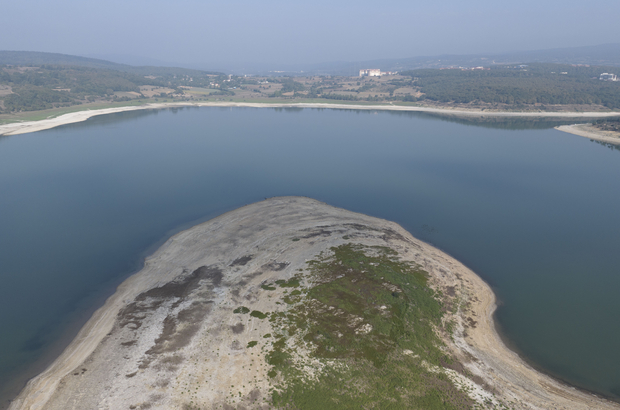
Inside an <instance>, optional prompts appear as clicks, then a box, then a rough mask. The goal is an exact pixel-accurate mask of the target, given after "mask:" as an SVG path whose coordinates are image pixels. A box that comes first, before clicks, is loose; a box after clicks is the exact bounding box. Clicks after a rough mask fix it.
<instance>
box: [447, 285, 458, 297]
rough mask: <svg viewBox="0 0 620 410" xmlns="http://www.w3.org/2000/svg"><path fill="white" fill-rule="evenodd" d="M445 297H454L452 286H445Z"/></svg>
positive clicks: (454, 292)
mask: <svg viewBox="0 0 620 410" xmlns="http://www.w3.org/2000/svg"><path fill="white" fill-rule="evenodd" d="M446 295H448V296H451V297H454V296H456V289H455V287H454V286H446Z"/></svg>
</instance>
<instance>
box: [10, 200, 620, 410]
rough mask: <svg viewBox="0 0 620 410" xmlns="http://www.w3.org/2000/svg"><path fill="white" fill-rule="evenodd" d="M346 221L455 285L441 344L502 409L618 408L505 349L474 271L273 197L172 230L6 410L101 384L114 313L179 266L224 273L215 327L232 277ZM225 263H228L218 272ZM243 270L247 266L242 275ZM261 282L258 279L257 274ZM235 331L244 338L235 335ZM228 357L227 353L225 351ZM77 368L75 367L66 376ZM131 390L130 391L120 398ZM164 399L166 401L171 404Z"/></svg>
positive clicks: (290, 256)
mask: <svg viewBox="0 0 620 410" xmlns="http://www.w3.org/2000/svg"><path fill="white" fill-rule="evenodd" d="M351 224H363V225H365V226H369V227H371V228H372V229H375V230H377V231H378V232H381V233H382V234H384V233H385V232H388V231H389V232H394V233H396V235H387V236H388V237H389V238H387V239H386V235H383V236H381V237H372V235H370V236H369V235H366V236H365V237H364V238H362V239H358V241H360V242H361V243H367V244H369V245H381V244H383V246H385V244H388V245H389V246H391V247H393V248H394V249H398V251H399V253H400V254H401V256H403V257H404V258H405V259H406V260H411V261H412V262H415V263H417V264H419V265H421V266H422V267H423V268H424V269H425V270H426V271H427V272H428V273H429V274H430V275H431V279H430V280H431V283H432V285H433V286H434V287H435V288H437V289H440V290H441V289H447V288H448V287H449V288H451V289H453V290H454V289H457V295H456V296H457V298H458V299H459V300H461V301H462V302H461V303H462V307H461V308H460V309H459V310H458V311H457V312H456V313H454V314H452V315H451V317H450V319H453V320H454V321H455V323H456V330H455V332H454V334H453V339H452V340H447V341H446V343H447V344H448V346H449V348H450V350H451V351H452V352H453V353H454V355H455V356H456V357H458V358H459V359H460V360H461V361H462V363H464V364H465V367H466V368H467V370H468V371H469V372H470V373H472V374H474V375H475V376H477V377H479V378H480V379H481V380H483V381H484V383H483V385H484V384H485V385H486V386H491V388H492V390H494V391H495V393H494V396H493V397H494V398H493V400H495V399H497V400H501V401H502V402H505V403H510V407H512V408H519V409H521V408H523V409H536V408H545V409H546V408H556V409H588V408H593V407H595V408H601V409H620V404H617V403H614V402H610V401H607V400H605V399H601V398H599V397H597V396H595V395H592V394H589V393H586V392H583V391H580V390H578V389H575V388H573V387H570V386H567V385H565V384H564V383H561V382H558V381H557V380H555V379H553V378H552V377H550V376H547V375H545V374H542V373H540V372H538V371H536V370H535V369H534V368H533V367H531V366H530V365H528V364H527V363H526V362H524V361H523V360H522V359H521V358H520V357H519V356H518V355H517V354H516V353H514V352H513V351H511V350H509V349H508V348H507V347H506V345H505V344H504V343H503V341H502V340H501V338H500V335H499V334H498V333H497V331H496V329H495V324H494V317H493V314H494V312H495V309H496V307H497V306H496V298H495V295H494V293H493V291H492V290H491V288H490V287H489V286H488V285H487V284H486V283H485V282H484V281H483V280H482V279H481V278H480V277H478V276H477V275H476V274H475V273H474V272H472V271H471V270H469V269H468V268H467V267H465V266H464V265H463V264H461V263H460V262H458V261H457V260H455V259H454V258H452V257H450V256H449V255H447V254H445V253H443V252H441V251H440V250H438V249H436V248H434V247H432V246H431V245H429V244H427V243H425V242H423V241H420V240H418V239H416V238H414V237H412V236H411V234H409V233H408V232H407V231H405V230H404V229H403V228H402V227H400V226H399V225H397V224H395V223H393V222H389V221H385V220H382V219H378V218H373V217H369V216H366V215H363V214H357V213H353V212H350V211H346V210H343V209H339V208H334V207H332V206H329V205H326V204H324V203H321V202H319V201H315V200H312V199H309V198H301V197H281V198H272V199H269V200H265V201H262V202H258V203H255V204H252V205H248V206H245V207H242V208H239V209H237V210H234V211H231V212H228V213H225V214H223V215H221V216H219V217H216V218H214V219H212V220H210V221H207V222H204V223H202V224H199V225H196V226H194V227H192V228H189V229H187V230H185V231H182V232H180V233H178V234H176V235H174V236H172V237H171V238H170V239H168V240H167V241H166V242H165V243H164V244H163V245H162V246H161V247H160V248H159V249H158V250H157V251H155V252H154V253H153V254H152V255H151V256H149V257H148V258H147V259H146V261H145V266H144V268H143V269H142V270H141V271H140V272H138V273H136V274H134V275H133V276H131V277H130V278H128V279H127V280H126V281H124V282H123V283H122V284H121V285H120V286H119V287H118V289H117V291H116V293H114V295H112V296H111V297H110V298H109V299H108V300H107V301H106V303H105V304H104V306H102V307H101V308H100V309H98V310H97V311H96V312H95V313H94V314H93V316H92V317H91V319H90V320H89V321H88V322H87V323H86V325H85V326H84V327H83V328H82V329H81V330H80V332H79V334H78V335H77V337H76V338H75V339H74V340H73V342H72V343H71V344H70V345H69V346H68V347H67V348H66V349H65V351H64V352H63V353H62V354H61V355H60V357H58V358H57V360H56V361H55V362H54V363H53V364H52V365H51V366H50V367H49V368H48V369H46V370H45V371H44V372H43V373H41V374H40V375H39V376H37V377H35V378H34V379H32V380H30V381H29V382H28V384H27V386H26V388H25V389H24V390H23V391H22V392H21V393H20V395H19V396H18V397H17V398H16V399H15V400H14V401H13V403H12V404H11V406H10V407H9V409H10V410H18V409H20V410H21V409H42V408H49V409H56V408H59V409H60V408H63V409H66V408H68V407H66V405H67V403H66V402H63V400H64V399H63V397H75V394H77V392H80V396H82V395H84V394H86V395H88V394H89V392H84V391H83V390H80V389H84V385H79V386H78V385H76V386H75V387H72V386H74V385H73V383H78V381H76V380H80V379H81V378H82V377H86V376H89V377H91V378H93V377H94V378H95V381H96V382H97V383H95V384H94V386H98V385H100V384H101V383H103V382H104V380H98V379H96V376H94V375H93V373H95V369H96V368H97V366H96V365H99V366H104V365H106V366H107V365H108V364H107V362H108V361H109V360H107V359H106V360H103V359H102V358H101V357H99V356H103V357H104V358H106V357H110V352H111V351H110V350H105V349H113V348H114V346H112V345H111V344H112V343H113V339H114V338H115V337H116V336H118V335H116V336H115V334H114V332H113V329H117V327H115V326H116V325H115V323H116V322H117V321H118V320H119V319H118V314H119V312H120V311H121V310H122V309H124V308H126V307H127V306H129V304H131V303H132V301H134V300H137V299H136V298H137V297H138V295H140V294H141V293H143V292H145V291H147V290H149V289H153V288H156V287H161V286H162V285H164V284H166V283H170V282H171V281H173V280H175V279H177V278H178V277H181V276H183V275H184V274H185V273H184V272H187V271H191V270H193V269H197V268H199V267H200V266H216V265H217V266H221V267H222V269H224V280H223V285H222V286H220V287H217V286H216V288H217V289H219V290H217V289H216V290H214V291H213V292H214V293H213V294H212V295H210V296H209V298H211V299H212V303H214V304H213V305H212V306H214V307H213V311H212V313H210V315H211V316H209V319H207V320H205V322H207V321H209V320H212V321H213V322H214V323H220V320H221V321H222V322H226V323H229V322H230V321H231V320H232V318H231V317H230V312H228V311H229V310H231V308H229V307H225V306H226V305H228V304H229V303H230V301H231V300H234V299H235V292H234V289H233V288H234V287H235V286H237V285H236V283H237V282H239V283H240V281H241V279H244V281H246V280H247V279H246V276H241V274H242V273H244V272H245V273H247V272H250V273H251V272H252V270H251V269H257V266H261V264H265V263H271V262H269V261H272V262H273V261H276V260H280V261H282V260H286V261H287V263H288V266H287V268H286V269H284V270H282V271H281V273H280V272H275V271H274V272H271V273H269V272H268V274H269V275H272V279H275V278H278V275H280V277H282V275H284V274H289V273H290V272H288V271H291V272H292V271H293V270H294V269H296V268H298V267H300V266H302V265H303V264H304V263H305V261H306V260H307V258H308V257H309V256H312V255H315V254H316V253H317V252H319V251H321V250H323V249H328V248H329V247H330V246H335V245H337V244H340V243H343V242H345V240H344V239H343V237H342V236H341V235H342V232H340V231H339V232H340V233H339V234H338V235H332V236H329V235H325V234H324V233H323V232H324V230H323V229H324V228H326V227H329V228H330V229H332V228H334V227H336V226H337V227H338V229H347V228H346V226H348V225H351ZM314 230H316V231H317V232H318V234H317V235H315V234H314V233H312V234H311V235H309V237H311V238H312V240H311V241H306V240H302V241H299V240H297V242H294V241H293V242H291V238H292V237H299V233H300V232H314ZM347 232H348V231H347ZM365 232H366V231H365ZM347 235H348V233H347V234H345V237H346V239H347V240H349V238H348V237H347ZM207 249H208V251H206V250H207ZM249 253H252V254H253V258H254V259H253V260H252V262H251V263H248V265H247V267H246V265H245V264H244V265H243V266H238V267H237V266H236V265H235V263H236V261H238V260H239V258H242V257H243V256H244V255H247V254H249ZM276 258H277V259H276ZM252 265H254V266H252ZM230 266H235V267H234V268H227V267H230ZM263 266H265V265H263ZM244 269H246V270H248V269H250V270H249V271H247V272H246V271H244ZM276 270H277V271H280V270H279V269H276ZM262 279H264V277H261V278H258V279H256V280H257V281H260V280H262ZM259 283H260V282H257V283H254V284H252V283H251V282H250V283H249V284H246V285H244V286H249V288H248V289H250V290H251V289H253V287H252V286H257V284H259ZM236 289H237V293H236V294H237V295H239V288H238V287H237V288H236ZM203 293H204V292H203ZM242 294H243V293H242ZM248 300H249V299H248ZM255 303H256V305H254V306H255V307H254V308H260V310H262V311H270V310H271V311H272V310H273V309H278V308H277V307H275V305H273V306H268V305H265V304H268V303H269V301H263V300H256V302H255ZM216 309H219V310H216ZM226 309H227V310H226ZM212 316H214V317H215V318H213V317H212ZM472 318H475V321H476V322H477V324H476V325H473V326H472V325H471V319H472ZM216 319H217V320H216ZM468 321H469V323H470V324H469V325H468ZM145 323H146V322H145ZM230 323H232V322H230ZM205 326H206V325H205ZM254 326H260V325H258V324H256V325H255V324H254V321H252V327H254ZM146 329H148V327H147V326H146V325H145V327H144V328H143V330H142V331H141V332H147V330H146ZM249 330H251V329H248V332H246V333H249ZM115 331H116V330H115ZM155 336H156V335H155ZM242 336H244V334H241V335H239V336H238V337H242ZM149 340H151V342H149V343H152V338H151V339H149ZM242 341H243V339H242ZM134 342H135V341H134ZM225 342H226V343H223V344H222V345H221V346H220V347H221V348H222V349H224V347H228V346H229V344H230V340H228V341H225ZM137 343H138V344H140V343H142V339H139V338H138V342H137ZM192 343H193V342H192ZM209 343H211V342H209ZM195 345H196V344H195V343H194V344H191V343H190V345H189V347H187V348H185V349H186V350H185V351H184V355H185V356H189V355H190V353H191V352H194V353H195V352H196V350H191V349H196V348H197V346H195ZM116 349H118V347H116ZM121 349H125V348H121ZM112 351H114V350H112ZM106 352H107V356H106ZM122 352H123V353H122V354H121V353H120V352H118V351H117V353H118V354H117V356H119V357H122V356H123V355H128V356H130V354H129V353H127V352H128V350H122ZM231 352H232V351H231ZM232 353H234V354H233V357H235V359H234V360H236V362H235V364H236V365H238V366H240V365H241V364H243V363H245V362H243V360H244V359H243V355H244V354H245V355H247V354H246V353H244V352H241V353H240V352H236V351H235V352H232ZM201 354H202V353H201ZM97 355H99V356H97ZM218 357H219V354H218ZM224 357H225V356H224ZM248 357H249V356H248ZM102 360H103V361H102ZM121 360H122V363H121V365H122V366H125V365H126V363H125V362H130V361H131V358H130V359H129V360H125V359H121ZM228 360H233V359H232V357H231V358H230V359H228ZM85 363H87V364H85ZM189 365H190V364H188V366H189ZM192 366H193V364H192ZM222 366H225V368H223V369H219V370H220V372H221V373H222V374H221V375H220V374H218V378H222V382H221V383H220V384H222V383H223V384H228V385H230V384H231V380H232V379H230V378H231V377H233V378H234V377H237V376H235V375H230V374H228V373H227V371H230V366H231V364H230V363H228V364H227V362H225V363H223V364H222ZM246 366H247V363H246ZM82 367H84V368H88V369H89V371H88V372H86V376H84V374H85V373H84V372H85V371H86V370H83V371H81V375H79V376H73V375H75V374H78V373H80V371H79V369H82ZM246 368H247V367H246ZM76 369H77V370H78V373H74V372H75V371H76ZM192 369H193V372H194V374H196V369H195V368H193V367H192V368H190V369H189V371H190V373H191V372H192ZM210 370H213V364H211V365H210ZM216 370H217V369H216ZM123 371H125V372H128V371H129V370H127V369H124V370H119V368H110V369H109V370H108V373H105V374H107V375H109V376H110V377H112V376H113V375H114V374H117V377H118V378H120V379H119V383H120V385H123V384H125V383H127V380H129V379H128V378H131V380H132V381H134V380H136V379H137V378H138V377H137V376H136V379H134V378H133V377H134V376H133V375H127V376H125V375H124V373H123ZM144 372H146V370H144ZM186 373H187V372H185V373H184V372H183V369H181V373H180V374H179V373H177V374H176V377H177V379H178V378H179V377H181V378H182V379H183V378H186V379H187V377H188V376H187V374H186ZM119 374H120V376H119ZM139 375H142V373H139ZM189 376H191V374H190V375H189ZM84 380H86V379H84ZM108 382H109V381H106V383H108ZM83 383H85V382H83ZM213 383H215V382H212V384H213ZM234 384H237V383H234ZM111 386H112V392H108V393H106V394H107V395H108V396H110V395H111V394H112V395H113V396H116V395H117V396H118V400H121V397H122V395H123V394H129V393H128V392H129V390H120V391H118V392H116V393H113V392H115V390H114V386H115V385H114V383H112V384H111ZM218 386H219V385H214V387H212V391H215V392H217V391H219V390H217V388H218ZM78 387H79V388H78ZM220 387H221V386H220ZM244 387H245V386H244ZM268 388H269V385H268V384H265V390H267V389H268ZM72 389H75V390H72ZM160 390H161V389H160ZM244 393H245V392H244ZM63 395H64V396H63ZM135 396H136V393H135V392H134V393H132V395H130V396H129V397H131V398H133V397H135ZM180 397H182V396H178V395H177V396H174V395H172V396H170V397H168V396H166V398H165V399H164V398H159V399H158V400H160V401H162V402H161V406H163V407H161V406H160V407H159V408H179V407H177V405H178V404H179V403H180V402H179V400H181V398H180ZM218 397H219V396H218ZM218 397H214V398H213V400H220V399H221V398H218ZM222 397H223V396H222ZM116 399H117V397H110V398H109V401H106V403H107V405H108V406H111V407H110V408H122V407H118V404H119V403H120V402H114V400H116ZM50 400H51V401H50ZM106 400H107V399H106ZM165 400H168V401H165ZM214 402H215V401H214ZM63 403H64V404H63ZM166 403H167V404H166ZM171 403H174V404H175V405H174V406H172V405H171ZM220 403H221V401H220ZM106 408H107V407H106ZM145 408H146V407H145Z"/></svg>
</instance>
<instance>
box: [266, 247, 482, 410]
mask: <svg viewBox="0 0 620 410" xmlns="http://www.w3.org/2000/svg"><path fill="white" fill-rule="evenodd" d="M308 264H309V267H310V269H309V270H310V274H309V277H308V278H307V279H308V282H309V283H312V284H313V285H311V286H310V287H309V289H308V290H307V293H306V294H304V293H303V292H299V293H298V294H297V295H295V297H294V298H291V296H292V293H293V292H291V295H289V296H288V297H289V301H288V302H287V303H289V304H290V306H289V309H288V311H287V312H276V313H272V315H271V319H270V321H271V322H272V323H273V326H274V328H276V329H279V332H280V334H278V335H276V341H275V342H274V343H273V345H272V347H271V349H270V350H269V352H268V353H267V355H266V360H267V362H268V363H269V364H270V365H271V366H272V369H271V370H270V377H275V376H276V375H281V376H282V377H281V378H278V379H276V380H278V381H279V382H278V383H276V385H275V388H274V391H273V393H272V399H273V404H274V405H275V406H276V407H279V408H280V407H281V408H289V407H290V408H303V409H349V408H350V409H354V408H355V409H359V408H367V409H372V408H376V409H384V408H394V409H400V408H402V409H409V408H424V409H465V408H471V407H472V405H473V404H474V403H473V401H472V400H471V399H469V397H468V396H467V395H466V394H465V393H463V392H461V391H459V390H458V389H457V388H456V387H455V386H454V385H453V384H452V382H451V381H450V380H449V379H448V377H447V376H446V375H445V374H444V373H443V372H442V371H430V370H428V369H429V368H431V367H433V368H436V369H441V366H442V364H444V363H453V359H452V358H451V357H449V356H448V355H447V354H446V353H445V352H444V351H443V350H442V347H443V343H442V341H441V339H440V338H439V337H438V336H437V333H436V330H437V329H440V328H442V324H441V318H442V304H441V302H440V300H439V299H438V295H436V294H435V292H434V291H433V290H432V289H431V288H430V287H428V285H427V275H426V273H425V272H424V271H422V270H421V269H420V268H419V267H418V266H414V265H412V264H410V263H407V262H403V261H400V260H399V258H398V257H397V253H396V252H395V251H393V250H391V249H389V248H382V247H363V246H360V245H354V244H346V245H341V246H339V247H335V248H332V249H331V252H329V253H328V254H322V255H320V256H319V257H318V258H317V260H314V261H311V262H309V263H308ZM300 348H301V349H304V350H306V351H308V350H309V351H310V356H311V357H312V358H314V359H318V360H319V361H321V362H322V363H323V367H322V370H321V371H316V370H314V371H312V372H311V373H313V374H314V375H313V376H310V374H309V373H305V370H304V369H305V367H304V365H303V364H304V363H301V362H300V360H303V359H300V358H299V357H297V356H296V351H297V350H298V349H300ZM296 357H297V359H296Z"/></svg>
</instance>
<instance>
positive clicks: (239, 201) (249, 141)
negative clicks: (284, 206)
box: [0, 108, 620, 408]
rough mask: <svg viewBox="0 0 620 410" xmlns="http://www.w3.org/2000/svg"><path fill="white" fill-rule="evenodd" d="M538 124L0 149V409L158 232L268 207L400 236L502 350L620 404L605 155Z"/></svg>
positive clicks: (616, 192) (213, 135) (366, 127)
mask: <svg viewBox="0 0 620 410" xmlns="http://www.w3.org/2000/svg"><path fill="white" fill-rule="evenodd" d="M550 127H551V124H549V123H537V124H533V125H532V124H529V125H528V124H525V123H520V122H514V121H513V122H511V123H506V124H496V125H495V126H491V127H490V126H485V127H482V126H475V125H473V126H472V125H471V124H469V125H468V124H462V123H458V122H449V121H445V120H440V119H437V118H432V117H428V116H424V115H421V114H415V113H389V112H368V111H342V110H329V109H326V110H318V109H303V110H302V109H251V108H234V109H230V108H186V109H178V110H162V111H144V112H128V113H121V114H114V115H107V116H102V117H95V118H92V119H91V120H89V121H87V122H85V123H81V124H75V125H67V126H63V127H60V128H56V129H53V130H48V131H42V132H38V133H34V134H26V135H17V136H12V137H0V329H1V330H0V395H1V397H2V400H3V402H2V404H1V405H0V408H2V407H5V406H6V405H7V403H8V398H10V396H11V395H13V394H15V393H16V392H17V390H19V388H21V387H22V386H23V383H24V382H25V380H26V379H27V378H28V377H31V376H33V375H34V374H36V373H38V372H39V371H40V370H42V368H43V367H44V366H45V365H46V364H48V363H49V361H50V360H52V359H53V358H54V356H55V355H57V354H58V352H59V351H60V350H61V349H62V348H63V347H64V345H65V344H66V343H67V342H68V341H69V340H71V338H72V337H73V336H74V335H75V333H76V332H77V330H78V329H79V327H80V326H81V325H82V324H83V323H84V322H85V321H86V320H87V319H88V317H89V315H90V314H91V313H92V312H93V310H94V309H96V308H97V307H98V306H100V305H101V304H102V303H103V301H104V300H105V298H106V297H107V296H109V295H110V294H111V293H112V292H113V291H114V288H115V287H116V286H117V285H118V284H119V283H120V282H121V281H122V280H123V279H125V278H126V277H127V275H129V274H130V273H132V272H135V271H136V270H137V269H139V268H140V267H141V264H142V258H143V257H144V256H145V255H147V254H149V253H151V252H153V251H154V250H155V249H156V248H157V246H159V245H161V243H163V241H164V240H165V239H167V238H168V237H169V236H170V235H172V234H173V233H175V232H178V231H179V230H181V229H185V228H187V227H189V226H192V225H194V224H196V223H198V222H201V221H204V220H207V219H210V218H212V217H215V216H217V215H219V214H221V213H223V212H226V211H229V210H232V209H235V208H238V207H240V206H242V205H245V204H249V203H252V202H256V201H259V200H262V199H264V198H265V197H272V196H280V195H302V196H308V197H312V198H316V199H318V200H321V201H325V202H327V203H329V204H331V205H335V206H338V207H342V208H346V209H349V210H352V211H356V212H362V213H365V214H369V215H373V216H377V217H381V218H385V219H389V220H393V221H396V222H398V223H400V224H401V225H402V226H403V227H404V228H405V229H407V230H408V231H410V232H411V233H412V234H413V235H414V236H416V237H418V238H420V239H423V240H426V241H428V242H430V243H432V244H434V245H435V246H437V247H439V248H441V249H443V250H444V251H446V252H448V253H449V254H451V255H453V256H454V257H456V258H457V259H459V260H460V261H462V262H463V263H465V264H466V265H468V266H469V267H470V268H472V269H473V270H474V271H475V272H476V273H478V274H479V275H480V276H481V277H482V278H484V279H485V280H486V281H487V282H488V283H490V284H491V286H493V288H494V290H495V292H496V294H497V295H498V298H499V299H500V302H501V306H500V308H499V310H498V313H497V320H498V323H499V325H500V327H501V330H502V332H503V334H504V335H505V337H506V339H507V341H508V343H509V344H510V346H511V347H512V348H513V349H515V350H517V351H519V352H520V353H521V354H522V355H523V356H524V357H526V358H527V359H528V360H530V361H531V362H533V363H534V364H535V365H536V366H538V367H540V368H542V369H544V370H545V371H546V372H548V373H550V374H553V375H555V376H557V377H559V378H562V379H564V380H567V381H569V382H571V383H573V384H575V385H577V386H580V387H583V388H587V389H589V390H592V391H595V392H598V393H601V394H604V395H606V396H608V397H612V398H614V399H615V400H620V349H619V348H618V347H619V346H620V319H619V318H620V297H619V294H620V212H619V209H620V151H619V150H614V149H610V148H609V147H606V146H603V145H601V144H597V143H593V142H591V141H589V140H587V139H585V138H581V137H577V136H573V135H570V134H565V133H562V132H559V131H556V130H553V129H551V128H550Z"/></svg>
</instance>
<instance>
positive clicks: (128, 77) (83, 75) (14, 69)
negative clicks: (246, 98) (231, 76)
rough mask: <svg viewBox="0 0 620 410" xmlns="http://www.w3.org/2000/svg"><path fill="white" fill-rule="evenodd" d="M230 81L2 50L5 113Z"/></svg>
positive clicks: (0, 94) (0, 90) (0, 108)
mask: <svg viewBox="0 0 620 410" xmlns="http://www.w3.org/2000/svg"><path fill="white" fill-rule="evenodd" d="M225 78H227V77H225V76H224V75H223V74H221V73H213V72H206V71H199V70H189V69H184V68H172V67H132V66H127V65H123V64H116V63H111V62H108V61H104V60H95V59H88V58H84V57H77V56H67V55H63V54H52V53H33V52H11V51H0V113H13V112H20V111H37V110H44V109H49V108H58V107H66V106H71V105H77V104H82V103H86V102H93V101H118V100H121V101H123V100H127V99H131V98H142V97H145V95H144V94H143V89H141V87H143V86H147V85H148V86H151V88H150V90H151V91H152V90H153V89H154V88H158V89H159V88H161V91H162V93H164V94H172V93H175V92H176V93H182V91H181V90H180V89H179V87H190V86H191V87H210V84H212V83H214V82H217V83H222V82H223V80H224V79H225ZM158 91H159V90H158ZM157 94H158V96H159V92H158V93H157ZM152 95H153V93H151V94H150V96H152Z"/></svg>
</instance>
